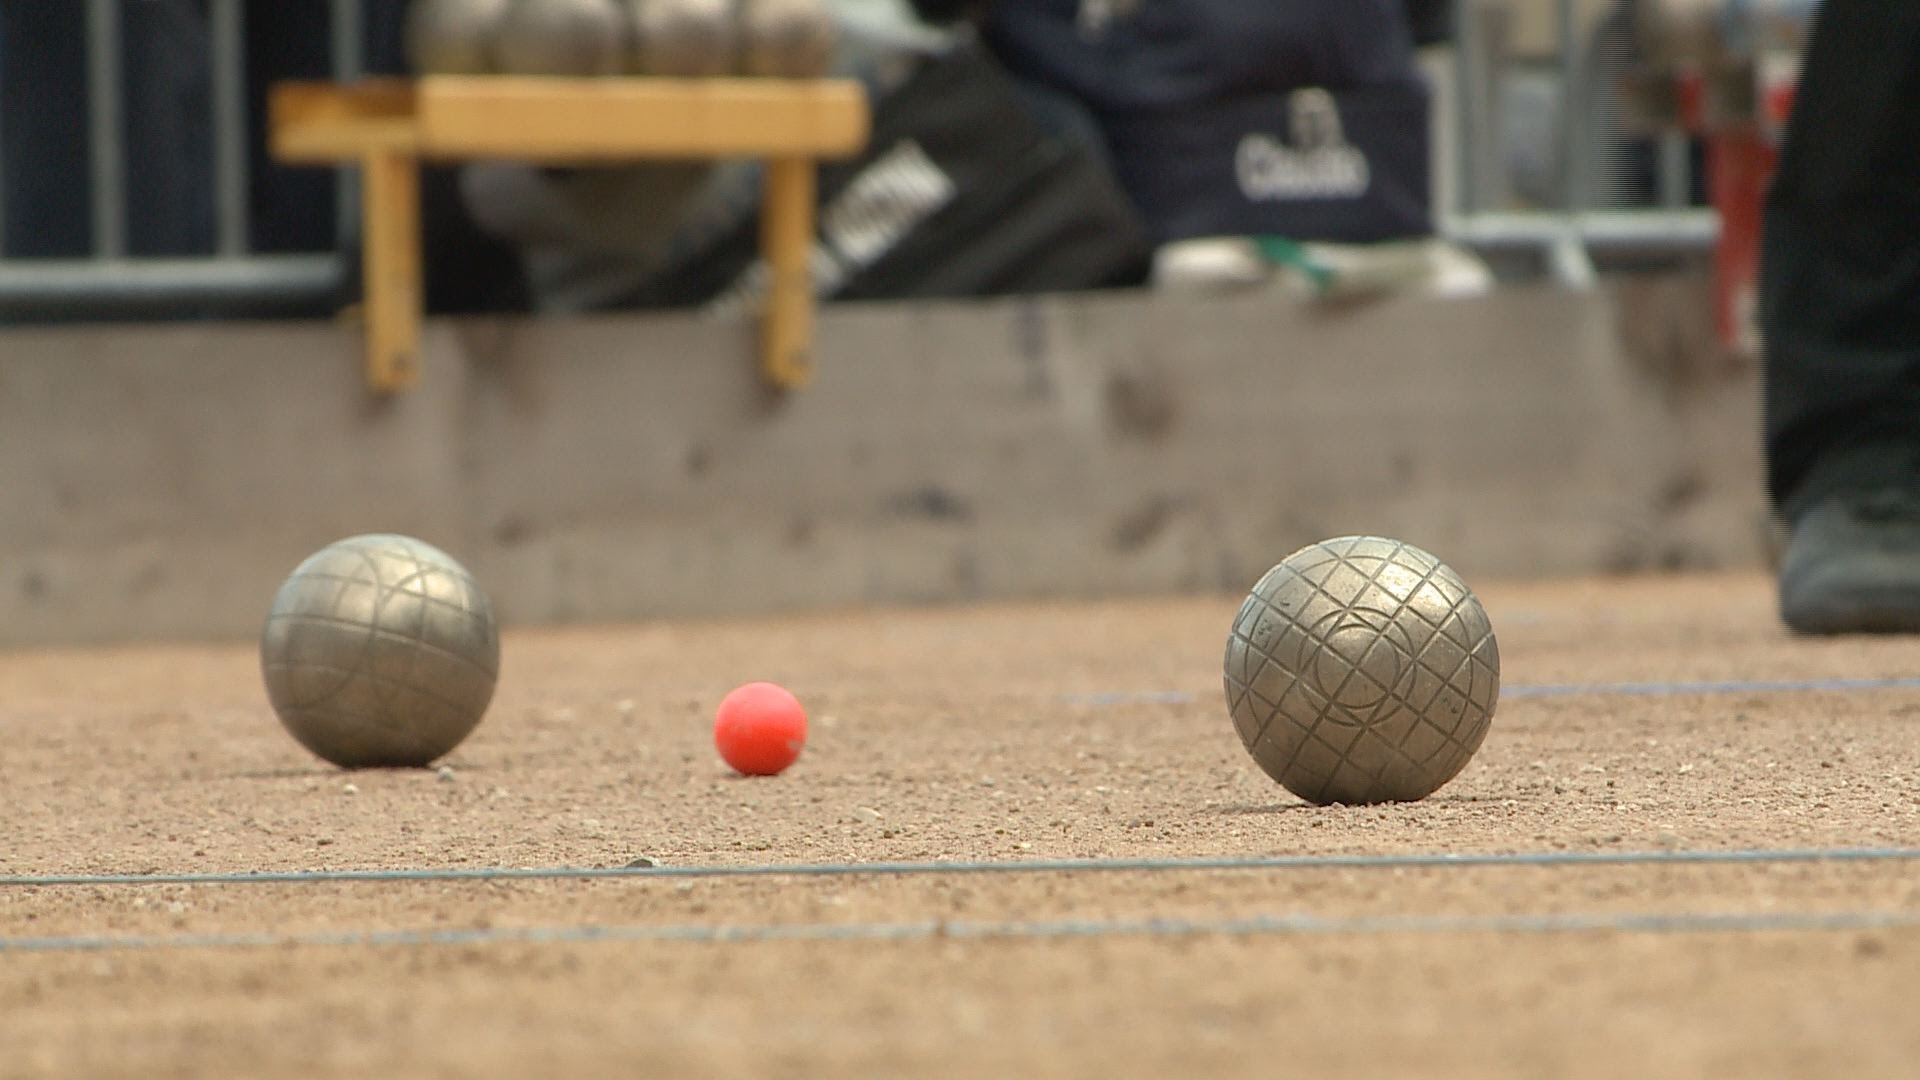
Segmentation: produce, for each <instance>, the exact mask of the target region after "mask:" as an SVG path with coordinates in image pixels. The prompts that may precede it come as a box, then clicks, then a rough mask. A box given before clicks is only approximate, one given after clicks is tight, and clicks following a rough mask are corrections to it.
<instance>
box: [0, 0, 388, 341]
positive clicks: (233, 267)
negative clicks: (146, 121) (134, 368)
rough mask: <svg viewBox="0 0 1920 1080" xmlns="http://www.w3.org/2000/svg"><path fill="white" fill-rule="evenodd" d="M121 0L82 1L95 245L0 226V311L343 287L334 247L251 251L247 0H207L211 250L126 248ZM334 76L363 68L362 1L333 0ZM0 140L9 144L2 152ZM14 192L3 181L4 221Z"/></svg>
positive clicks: (299, 294)
mask: <svg viewBox="0 0 1920 1080" xmlns="http://www.w3.org/2000/svg"><path fill="white" fill-rule="evenodd" d="M123 3H124V0H85V5H86V8H85V27H86V74H85V86H86V94H87V137H86V147H87V188H88V192H89V200H88V217H89V224H90V233H91V241H92V242H91V250H90V251H89V252H87V253H86V254H85V255H84V256H81V257H17V256H10V255H9V253H8V252H7V250H6V248H5V246H4V245H5V239H6V237H5V234H4V230H0V319H6V318H9V317H13V318H18V317H59V316H67V315H104V314H114V313H121V312H147V311H153V310H156V309H165V308H168V307H174V306H179V305H209V306H214V307H227V306H250V305H298V304H302V303H308V304H310V303H313V302H316V301H319V300H321V299H323V298H325V297H327V296H329V295H331V294H333V293H335V292H337V291H338V289H339V288H340V285H341V283H342V281H343V280H344V278H345V268H344V264H343V262H342V260H341V258H340V256H339V254H338V253H336V252H328V251H322V252H314V253H310V254H290V255H289V254H265V253H259V252H255V251H253V250H252V249H251V244H250V241H249V231H250V226H251V216H250V213H249V199H248V190H249V183H250V180H251V177H250V176H249V153H248V146H247V131H248V102H247V100H246V35H245V25H244V19H245V7H246V4H245V2H244V0H207V4H206V12H207V28H208V36H209V39H210V46H211V48H210V57H211V71H210V79H209V83H210V93H209V99H210V116H209V123H210V130H211V132H212V161H211V163H210V164H211V168H210V175H211V179H212V187H213V208H214V219H213V220H214V231H213V243H212V251H211V252H210V253H209V254H207V255H194V256H184V257H183V256H168V257H139V256H134V255H130V254H129V251H128V228H127V221H128V203H127V199H128V183H127V154H126V146H125V143H124V141H123V137H122V133H123V131H124V130H125V128H124V125H125V113H124V111H123V102H124V100H125V97H124V95H125V92H126V86H125V68H124V65H123V44H124V43H123V18H122V17H123V13H124V10H125V9H124V7H123ZM328 8H329V11H328V24H329V38H330V42H329V47H330V54H331V74H332V76H333V77H334V78H338V79H351V78H355V77H357V76H358V75H359V74H360V73H361V72H362V71H363V70H364V63H363V56H364V49H363V45H362V42H363V35H364V29H365V21H364V10H363V5H362V0H328ZM3 145H4V144H0V152H3ZM356 184H357V177H356V175H355V174H354V172H353V171H352V170H341V171H340V173H339V175H338V177H337V179H336V185H337V186H336V189H335V190H336V191H337V192H338V205H337V207H336V214H335V219H336V223H337V227H336V235H337V236H342V237H346V236H352V235H353V233H354V230H355V229H356V227H357V225H356V223H357V209H356V208H357V196H358V190H357V187H356ZM7 194H8V193H7V192H6V191H5V186H4V184H0V222H4V221H5V220H6V218H5V208H6V198H7Z"/></svg>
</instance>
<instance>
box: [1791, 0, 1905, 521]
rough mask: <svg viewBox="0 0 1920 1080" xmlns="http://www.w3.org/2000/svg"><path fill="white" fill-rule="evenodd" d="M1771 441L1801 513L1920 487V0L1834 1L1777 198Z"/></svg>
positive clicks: (1812, 60) (1809, 69)
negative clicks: (1830, 502) (1844, 495)
mask: <svg viewBox="0 0 1920 1080" xmlns="http://www.w3.org/2000/svg"><path fill="white" fill-rule="evenodd" d="M1761 305H1762V307H1761V311H1762V318H1763V320H1764V326H1765V330H1766V338H1767V361H1766V363H1767V370H1766V449H1767V464H1768V472H1769V486H1770V488H1771V494H1772V496H1773V498H1774V502H1775V505H1776V506H1777V507H1778V508H1779V509H1780V510H1781V512H1782V513H1783V514H1784V515H1785V516H1786V517H1787V518H1789V519H1790V520H1791V519H1795V518H1798V517H1799V516H1800V514H1802V513H1803V512H1805V511H1806V510H1807V509H1808V508H1809V507H1811V506H1812V505H1814V504H1816V503H1818V502H1820V501H1822V500H1823V499H1825V498H1827V497H1829V496H1831V495H1833V494H1835V493H1838V492H1850V491H1863V490H1870V489H1876V488H1887V487H1909V488H1914V489H1916V490H1920V0H1827V2H1826V3H1825V5H1824V6H1823V8H1822V13H1821V15H1820V17H1819V21H1818V23H1817V24H1816V27H1815V30H1814V36H1813V42H1812V45H1811V47H1810V49H1809V52H1808V56H1807V65H1806V70H1805V72H1804V75H1803V77H1802V80H1801V84H1800V94H1799V102H1798V105H1797V106H1796V109H1795V113H1794V117H1793V120H1792V124H1791V126H1790V128H1789V131H1788V136H1787V144H1786V148H1785V150H1784V153H1783V156H1782V159H1781V163H1780V169H1779V172H1778V174H1777V176H1776V179H1775V182H1774V188H1773V191H1772V194H1771V197H1770V200H1769V203H1768V206H1767V216H1766V237H1765V241H1764V253H1763V270H1762V292H1761Z"/></svg>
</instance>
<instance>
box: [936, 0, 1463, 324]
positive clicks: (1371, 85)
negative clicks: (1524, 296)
mask: <svg viewBox="0 0 1920 1080" xmlns="http://www.w3.org/2000/svg"><path fill="white" fill-rule="evenodd" d="M929 2H936V0H929ZM942 6H945V7H948V8H953V7H955V5H952V4H946V5H942ZM962 7H963V8H965V9H967V10H971V11H972V12H973V13H974V14H975V17H977V18H978V19H979V20H980V22H981V25H982V28H983V33H984V35H985V38H986V40H987V42H988V44H989V45H990V46H991V47H992V49H993V50H994V52H995V55H997V56H998V57H999V58H1000V59H1001V61H1002V62H1003V63H1005V64H1006V65H1007V66H1008V68H1009V69H1010V70H1011V71H1013V73H1014V74H1015V75H1016V76H1017V77H1019V78H1020V79H1021V81H1022V82H1023V83H1024V84H1026V86H1027V87H1028V88H1029V93H1030V94H1031V95H1032V96H1034V97H1035V98H1036V99H1039V100H1041V101H1043V102H1044V103H1045V104H1046V106H1047V110H1048V112H1049V114H1051V115H1054V116H1063V115H1066V113H1065V110H1064V109H1063V108H1062V105H1063V103H1070V104H1072V105H1075V106H1077V107H1078V108H1079V109H1080V110H1081V111H1082V112H1083V114H1084V115H1086V116H1088V117H1090V119H1091V123H1090V124H1082V125H1079V126H1078V130H1082V131H1084V130H1086V129H1087V128H1088V127H1090V128H1091V129H1092V130H1093V131H1094V132H1096V134H1095V135H1094V136H1093V138H1094V139H1095V140H1096V141H1097V142H1098V143H1099V144H1100V145H1101V146H1102V148H1103V149H1104V151H1105V153H1106V154H1107V156H1108V158H1109V159H1110V160H1111V162H1112V164H1113V169H1114V172H1115V175H1116V176H1117V177H1118V178H1119V179H1120V181H1121V184H1122V186H1123V187H1124V188H1125V189H1126V191H1127V192H1128V194H1129V196H1130V197H1131V198H1132V199H1133V202H1134V204H1135V206H1136V207H1137V208H1138V209H1139V210H1140V212H1141V214H1142V215H1143V216H1144V218H1145V219H1146V221H1147V224H1148V227H1149V230H1150V233H1151V239H1152V241H1153V243H1154V245H1155V254H1154V256H1153V269H1152V280H1153V281H1154V282H1155V283H1156V284H1158V285H1161V286H1164V287H1174V288H1202V289H1217V288H1228V287H1235V286H1259V285H1264V284H1266V283H1268V282H1269V281H1272V280H1275V279H1276V278H1279V279H1281V280H1287V281H1291V282H1297V283H1303V284H1305V285H1306V286H1307V288H1308V289H1309V290H1310V291H1314V292H1322V293H1324V292H1329V291H1348V290H1350V289H1352V288H1355V287H1358V288H1362V289H1366V290H1373V289H1377V288H1401V287H1416V288H1419V287H1425V288H1430V289H1432V290H1435V291H1439V292H1443V293H1449V294H1476V293H1480V292H1484V291H1485V290H1486V289H1487V288H1489V287H1490V286H1491V284H1492V276H1491V274H1490V272H1488V271H1487V269H1486V267H1485V266H1484V264H1482V263H1480V261H1479V260H1478V259H1477V258H1475V257H1474V256H1472V255H1470V254H1469V253H1467V252H1465V251H1463V250H1459V249H1456V248H1454V247H1452V246H1451V245H1448V244H1446V243H1444V242H1442V241H1440V240H1438V239H1437V238H1436V236H1435V228H1434V220H1433V205H1432V204H1433V196H1432V182H1431V176H1430V171H1431V157H1432V155H1431V145H1432V141H1431V108H1432V105H1431V97H1430V94H1429V92H1428V87H1427V84H1426V80H1425V77H1424V75H1423V74H1422V72H1421V69H1420V67H1419V64H1418V60H1417V56H1416V52H1415V49H1416V46H1417V45H1418V44H1423V43H1431V42H1433V41H1435V40H1438V39H1439V38H1440V37H1441V36H1442V35H1443V32H1444V30H1445V23H1446V21H1447V12H1448V7H1447V5H1445V4H1443V3H1434V2H1431V0H1418V2H1410V0H1285V2H1281V0H1267V2H1250V0H1024V2H1021V3H993V4H988V5H979V4H975V5H963V6H962Z"/></svg>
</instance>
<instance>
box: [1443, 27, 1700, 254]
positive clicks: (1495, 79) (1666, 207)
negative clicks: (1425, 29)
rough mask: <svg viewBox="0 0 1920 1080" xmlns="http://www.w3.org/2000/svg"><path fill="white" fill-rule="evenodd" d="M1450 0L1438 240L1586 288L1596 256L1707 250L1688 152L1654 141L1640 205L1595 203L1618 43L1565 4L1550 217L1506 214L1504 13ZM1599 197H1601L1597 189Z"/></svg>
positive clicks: (1609, 138) (1684, 141)
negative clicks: (1517, 256)
mask: <svg viewBox="0 0 1920 1080" xmlns="http://www.w3.org/2000/svg"><path fill="white" fill-rule="evenodd" d="M1515 2H1517V3H1531V2H1536V0H1457V2H1456V4H1455V7H1454V40H1453V45H1452V49H1451V55H1450V57H1449V62H1448V64H1447V65H1446V66H1445V67H1444V68H1443V69H1442V70H1441V71H1440V72H1439V74H1440V76H1441V78H1440V80H1439V81H1441V82H1443V83H1444V84H1445V87H1444V90H1443V92H1442V98H1443V100H1445V99H1449V98H1450V107H1445V108H1442V109H1440V110H1437V111H1436V117H1435V124H1436V129H1437V130H1436V139H1437V140H1438V141H1439V142H1440V143H1441V144H1442V145H1444V146H1449V147H1451V150H1450V152H1448V153H1446V154H1444V155H1443V157H1442V160H1440V161H1439V162H1438V163H1437V167H1436V203H1437V206H1436V211H1437V212H1436V218H1437V220H1438V227H1439V229H1440V231H1441V233H1442V234H1443V235H1445V236H1447V237H1448V238H1450V239H1453V240H1455V241H1458V242H1460V243H1462V244H1465V245H1467V246H1469V247H1473V248H1476V249H1480V250H1497V251H1521V252H1531V253H1533V254H1536V255H1537V256H1539V257H1540V258H1541V260H1542V262H1543V264H1544V265H1545V266H1546V267H1547V268H1548V269H1549V272H1550V273H1552V275H1553V276H1554V277H1555V278H1557V279H1558V280H1560V281H1561V282H1562V283H1565V284H1569V285H1576V286H1584V285H1587V284H1590V283H1591V282H1592V281H1593V280H1594V277H1595V270H1594V257H1595V256H1596V255H1689V254H1704V253H1705V252H1707V251H1709V250H1711V249H1712V248H1713V246H1714V244H1715V243H1716V241H1717V240H1718V237H1719V231H1720V229H1719V219H1718V215H1717V214H1715V213H1714V212H1713V211H1712V210H1710V209H1705V208H1698V207H1694V206H1692V205H1691V193H1692V191H1693V187H1694V183H1695V180H1696V177H1695V176H1694V169H1693V165H1692V157H1691V153H1690V146H1689V140H1688V138H1687V137H1686V136H1685V135H1684V134H1680V133H1677V132H1669V133H1665V134H1662V135H1660V136H1658V137H1657V150H1656V153H1655V156H1654V196H1655V197H1654V199H1653V200H1652V202H1651V205H1645V206H1639V207H1635V208H1632V209H1620V208H1616V207H1611V206H1608V205H1606V200H1602V199H1599V198H1597V197H1596V196H1597V195H1598V194H1600V193H1601V192H1598V191H1596V185H1597V182H1600V181H1604V180H1606V179H1607V177H1608V169H1607V167H1606V163H1605V162H1604V153H1603V152H1604V150H1606V149H1607V148H1609V147H1610V146H1613V145H1617V142H1618V139H1619V137H1620V134H1621V133H1620V131H1619V124H1618V122H1617V121H1618V117H1617V116H1616V115H1614V113H1615V110H1613V109H1612V108H1610V107H1609V105H1610V101H1611V99H1612V98H1613V93H1612V90H1613V87H1612V80H1613V78H1614V77H1615V76H1616V75H1617V74H1619V73H1620V69H1621V68H1622V66H1623V64H1624V61H1625V55H1624V50H1625V48H1626V47H1627V45H1628V44H1629V42H1627V41H1624V40H1614V41H1608V40H1606V39H1603V38H1602V37H1601V36H1600V35H1598V34H1597V33H1596V32H1595V28H1594V27H1592V26H1588V25H1585V23H1584V20H1583V18H1582V8H1581V6H1580V5H1579V4H1577V3H1576V2H1575V0H1554V12H1553V15H1554V19H1553V21H1554V51H1555V58H1556V67H1557V71H1558V79H1557V83H1558V96H1559V100H1558V103H1557V110H1556V111H1557V116H1558V123H1557V125H1556V126H1555V129H1554V134H1555V140H1556V145H1555V148H1554V149H1555V153H1554V158H1555V160H1556V163H1557V166H1558V188H1559V191H1558V199H1557V200H1556V201H1557V205H1550V206H1545V207H1540V208H1537V209H1523V210H1517V209H1514V208H1512V207H1511V206H1510V205H1509V204H1510V203H1511V201H1512V200H1511V199H1510V198H1509V185H1508V174H1509V171H1510V166H1509V161H1508V153H1507V148H1508V145H1509V140H1508V137H1507V133H1506V131H1505V130H1504V124H1503V107H1504V105H1505V97H1506V92H1507V87H1508V76H1509V67H1510V55H1511V43H1510V31H1511V17H1512V14H1513V8H1512V3H1515ZM1608 186H1611V185H1608Z"/></svg>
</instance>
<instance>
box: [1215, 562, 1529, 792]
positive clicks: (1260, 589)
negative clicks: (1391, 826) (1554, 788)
mask: <svg viewBox="0 0 1920 1080" xmlns="http://www.w3.org/2000/svg"><path fill="white" fill-rule="evenodd" d="M1226 690H1227V706H1228V708H1229V709H1230V710H1232V712H1233V726H1234V728H1235V730H1237V731H1238V732H1239V733H1240V740H1241V742H1243V743H1245V744H1246V747H1247V750H1248V752H1249V753H1251V754H1252V755H1253V759H1254V760H1255V761H1257V762H1259V764H1260V767H1261V768H1262V769H1265V770H1266V772H1267V774H1268V775H1269V776H1272V777H1273V778H1274V779H1275V780H1278V781H1279V782H1280V783H1281V785H1282V786H1284V787H1285V788H1286V789H1287V790H1288V791H1291V792H1293V793H1294V794H1295V795H1298V796H1300V797H1301V798H1303V799H1305V800H1307V801H1308V802H1311V803H1318V804H1320V805H1323V806H1324V805H1329V804H1333V803H1342V804H1349V805H1352V804H1361V803H1380V802H1410V801H1412V800H1415V799H1423V798H1425V797H1427V796H1428V795H1431V794H1433V793H1434V792H1435V791H1438V790H1439V789H1440V787H1441V786H1442V785H1444V784H1445V783H1446V782H1447V781H1449V780H1451V779H1453V777H1454V776H1455V774H1457V773H1459V771H1460V770H1461V768H1462V767H1464V766H1465V765H1466V763H1467V760H1468V759H1469V758H1471V757H1472V756H1473V754H1474V751H1476V750H1478V749H1479V748H1480V743H1481V740H1482V739H1484V738H1485V737H1486V734H1487V725H1488V724H1489V723H1490V722H1491V721H1492V720H1493V712H1494V706H1495V704H1496V703H1497V702H1498V700H1499V697H1500V650H1499V646H1498V645H1497V643H1496V642H1495V641H1494V634H1493V625H1492V623H1491V622H1489V621H1488V619H1487V613H1486V609H1484V608H1482V607H1481V606H1480V601H1479V600H1478V599H1477V598H1476V597H1475V596H1474V595H1473V590H1471V589H1469V588H1468V587H1467V585H1466V583H1465V582H1464V581H1461V580H1460V577H1459V575H1457V574H1455V573H1454V572H1453V571H1452V570H1451V569H1449V568H1448V567H1447V566H1446V565H1445V564H1443V563H1442V562H1440V560H1439V559H1436V558H1434V557H1433V556H1432V555H1429V554H1428V553H1426V552H1424V551H1422V550H1420V549H1419V548H1416V547H1414V546H1412V545H1410V544H1404V543H1401V542H1400V541H1398V540H1390V539H1385V538H1383V537H1377V536H1348V537H1341V538H1339V539H1335V540H1325V541H1322V542H1320V543H1318V544H1313V545H1311V546H1309V547H1306V548H1303V549H1301V550H1300V551H1297V552H1295V553H1293V554H1292V555H1289V556H1287V558H1286V559H1284V560H1282V561H1281V563H1280V564H1279V565H1278V566H1275V567H1274V568H1273V569H1272V570H1269V571H1268V572H1267V575H1266V576H1265V577H1263V578H1261V579H1260V583H1259V584H1257V585H1255V586H1254V588H1253V593H1252V595H1250V596H1248V597H1247V600H1246V603H1244V604H1242V605H1241V606H1240V613H1239V615H1237V616H1236V617H1235V618H1234V621H1233V635H1232V636H1231V637H1230V638H1229V639H1228V640H1227V657H1226Z"/></svg>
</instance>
